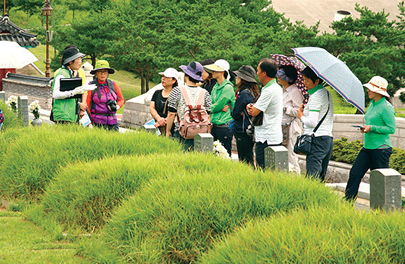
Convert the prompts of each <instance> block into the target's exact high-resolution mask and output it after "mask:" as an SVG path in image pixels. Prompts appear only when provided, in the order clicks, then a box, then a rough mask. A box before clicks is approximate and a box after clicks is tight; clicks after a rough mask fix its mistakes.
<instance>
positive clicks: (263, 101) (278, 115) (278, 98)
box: [254, 79, 283, 145]
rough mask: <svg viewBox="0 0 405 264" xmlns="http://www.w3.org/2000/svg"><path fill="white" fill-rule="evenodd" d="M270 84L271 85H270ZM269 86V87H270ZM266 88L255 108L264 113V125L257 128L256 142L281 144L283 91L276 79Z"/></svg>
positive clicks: (263, 89)
mask: <svg viewBox="0 0 405 264" xmlns="http://www.w3.org/2000/svg"><path fill="white" fill-rule="evenodd" d="M268 84H269V83H268ZM268 84H267V85H268ZM267 85H266V86H264V87H263V88H262V92H261V94H260V97H259V99H258V100H257V102H256V103H255V105H254V107H255V108H257V109H258V110H260V111H262V112H263V125H261V126H256V127H255V141H256V142H262V143H264V142H265V141H267V144H269V145H275V144H281V142H282V141H283V132H282V129H281V121H282V119H283V89H282V88H281V86H280V85H278V84H277V83H276V81H275V79H273V80H271V81H270V86H267Z"/></svg>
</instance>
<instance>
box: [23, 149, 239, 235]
mask: <svg viewBox="0 0 405 264" xmlns="http://www.w3.org/2000/svg"><path fill="white" fill-rule="evenodd" d="M195 160H203V161H204V162H203V163H204V164H205V167H204V166H200V165H199V163H198V162H195ZM207 164H210V166H207ZM234 165H235V164H234V163H232V162H225V163H224V161H222V160H221V159H220V158H218V157H215V156H214V155H204V154H200V153H190V154H182V153H175V154H167V155H166V154H151V155H148V156H138V157H128V156H121V157H111V158H106V159H103V160H100V161H93V162H89V163H82V164H78V165H74V166H73V165H72V166H67V167H65V168H64V169H63V170H62V171H61V172H60V173H59V175H58V176H57V177H56V178H55V179H54V180H53V181H52V182H51V183H50V184H49V186H48V187H47V191H46V192H45V193H44V195H43V196H42V197H41V204H42V205H41V206H39V207H38V208H36V209H35V210H37V212H31V213H30V215H32V216H33V217H32V218H36V217H35V215H41V216H42V217H44V216H51V217H52V218H54V219H56V221H57V222H58V223H59V224H61V225H63V226H64V228H63V229H64V230H67V229H69V228H72V227H77V228H79V229H81V230H85V231H87V232H94V231H95V230H99V229H100V228H101V227H103V225H104V224H105V222H106V221H107V220H108V219H109V217H110V214H111V211H112V210H113V209H114V208H115V207H117V206H118V205H120V204H121V201H122V200H125V199H127V198H128V197H129V196H131V195H133V194H134V193H135V192H136V191H137V190H139V189H141V188H142V186H143V185H144V184H145V183H148V182H149V181H150V180H151V179H159V178H160V179H165V178H171V177H173V176H174V175H177V174H178V173H180V172H181V173H186V172H188V173H200V172H201V171H204V172H207V171H216V172H217V173H220V172H221V170H222V168H223V167H224V166H226V167H227V169H228V171H234V170H235V169H237V168H242V167H240V166H234ZM38 210H39V212H38ZM39 221H41V220H39ZM39 224H40V223H39Z"/></svg>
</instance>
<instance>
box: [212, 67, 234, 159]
mask: <svg viewBox="0 0 405 264" xmlns="http://www.w3.org/2000/svg"><path fill="white" fill-rule="evenodd" d="M204 68H205V69H206V70H208V71H209V72H211V73H212V77H213V78H214V79H216V80H217V83H216V84H215V86H214V87H213V88H212V92H211V100H212V104H211V122H212V124H213V127H212V130H211V135H212V136H213V137H214V141H215V140H219V141H220V142H221V143H222V145H224V147H225V148H226V150H227V151H228V154H229V157H230V156H231V149H232V132H231V128H230V124H231V121H232V120H233V118H232V116H231V111H232V109H233V107H234V106H235V92H234V90H233V84H232V83H231V82H230V81H229V80H228V79H229V78H230V72H229V63H228V62H227V61H226V60H217V61H216V62H215V63H214V64H210V65H206V66H204Z"/></svg>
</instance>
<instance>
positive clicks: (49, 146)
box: [0, 125, 181, 199]
mask: <svg viewBox="0 0 405 264" xmlns="http://www.w3.org/2000/svg"><path fill="white" fill-rule="evenodd" d="M24 132H25V133H21V134H20V135H19V138H18V139H16V140H15V142H14V143H13V144H11V145H10V146H9V147H8V149H7V152H5V153H4V154H3V157H2V158H1V160H2V166H1V168H0V190H1V191H2V195H5V196H6V197H20V198H27V199H33V198H38V195H40V194H42V193H43V191H44V189H45V186H46V185H47V183H48V182H49V181H50V180H52V179H53V178H54V177H55V175H56V173H57V172H58V171H59V170H60V169H61V167H63V166H66V165H67V164H70V163H71V164H77V163H79V162H86V161H91V160H97V159H102V158H105V157H112V156H117V155H146V154H150V153H169V152H181V146H180V145H179V144H178V143H177V142H174V141H172V140H168V139H166V138H163V137H156V135H153V134H149V133H146V132H139V133H125V134H122V133H115V132H111V131H105V130H103V129H84V128H83V127H81V126H78V125H54V126H43V127H40V128H39V127H32V128H27V129H25V130H24Z"/></svg>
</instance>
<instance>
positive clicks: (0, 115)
mask: <svg viewBox="0 0 405 264" xmlns="http://www.w3.org/2000/svg"><path fill="white" fill-rule="evenodd" d="M3 122H4V114H3V112H2V111H1V109H0V129H1V127H2V126H3Z"/></svg>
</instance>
